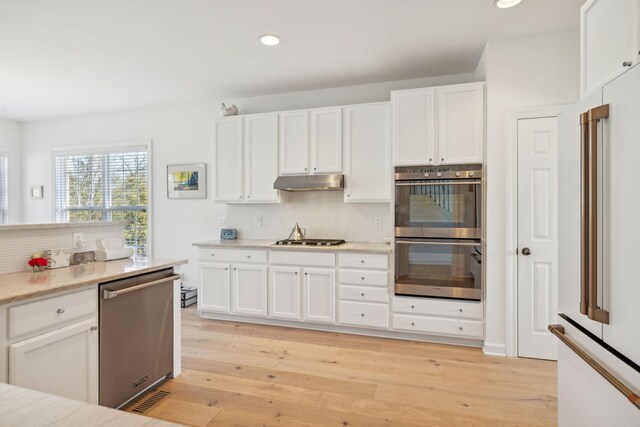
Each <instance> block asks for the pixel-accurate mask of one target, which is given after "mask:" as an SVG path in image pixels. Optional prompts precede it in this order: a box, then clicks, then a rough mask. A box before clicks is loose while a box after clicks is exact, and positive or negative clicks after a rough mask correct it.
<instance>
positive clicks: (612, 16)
mask: <svg viewBox="0 0 640 427" xmlns="http://www.w3.org/2000/svg"><path fill="white" fill-rule="evenodd" d="M638 3H639V1H638V0H588V1H587V2H586V3H585V4H584V5H583V6H582V8H581V9H580V94H581V97H582V98H584V97H585V96H587V95H588V94H589V93H591V92H592V91H594V90H595V89H598V88H599V87H601V86H602V85H603V84H605V83H607V82H608V81H610V80H611V79H613V78H614V77H616V76H618V75H619V74H620V73H623V72H625V71H626V70H628V69H629V68H630V67H631V66H633V65H635V64H636V63H637V62H638V58H639V54H640V31H639V21H640V17H639V6H638Z"/></svg>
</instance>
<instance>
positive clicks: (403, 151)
mask: <svg viewBox="0 0 640 427" xmlns="http://www.w3.org/2000/svg"><path fill="white" fill-rule="evenodd" d="M391 106H392V115H393V133H392V134H393V144H392V145H393V165H394V166H412V165H443V164H460V163H482V161H483V150H484V83H468V84H461V85H451V86H441V87H434V88H424V89H409V90H402V91H397V92H392V93H391Z"/></svg>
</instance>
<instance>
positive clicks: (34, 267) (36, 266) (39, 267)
mask: <svg viewBox="0 0 640 427" xmlns="http://www.w3.org/2000/svg"><path fill="white" fill-rule="evenodd" d="M41 271H44V267H43V266H41V265H34V266H33V272H34V273H39V272H41Z"/></svg>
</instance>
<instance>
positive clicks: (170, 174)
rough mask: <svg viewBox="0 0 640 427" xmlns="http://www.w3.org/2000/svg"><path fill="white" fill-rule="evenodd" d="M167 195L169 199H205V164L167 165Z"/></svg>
mask: <svg viewBox="0 0 640 427" xmlns="http://www.w3.org/2000/svg"><path fill="white" fill-rule="evenodd" d="M167 197H169V198H170V199H206V198H207V165H206V164H204V163H194V164H189V165H167Z"/></svg>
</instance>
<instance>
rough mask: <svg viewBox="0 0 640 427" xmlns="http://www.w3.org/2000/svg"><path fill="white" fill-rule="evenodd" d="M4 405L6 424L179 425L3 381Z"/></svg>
mask: <svg viewBox="0 0 640 427" xmlns="http://www.w3.org/2000/svg"><path fill="white" fill-rule="evenodd" d="M0 408H1V410H2V415H1V416H0V418H1V419H2V422H1V424H2V425H3V426H34V427H36V426H50V425H66V426H92V425H100V426H113V427H116V426H117V427H134V426H148V427H171V426H178V425H179V424H172V423H168V422H166V421H162V420H157V419H154V418H149V417H143V416H141V415H136V414H132V413H130V412H124V411H118V410H115V409H111V408H105V407H104V406H98V405H93V404H91V403H86V402H80V401H78V400H71V399H67V398H65V397H61V396H54V395H52V394H47V393H42V392H39V391H35V390H29V389H26V388H22V387H16V386H14V385H9V384H3V383H0Z"/></svg>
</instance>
